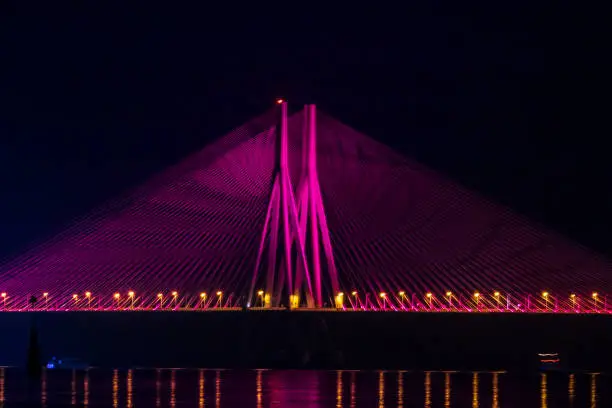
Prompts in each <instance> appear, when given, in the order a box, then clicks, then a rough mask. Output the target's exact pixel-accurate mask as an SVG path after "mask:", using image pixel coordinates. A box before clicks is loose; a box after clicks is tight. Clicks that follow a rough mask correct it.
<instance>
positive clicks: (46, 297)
mask: <svg viewBox="0 0 612 408" xmlns="http://www.w3.org/2000/svg"><path fill="white" fill-rule="evenodd" d="M43 298H45V308H46V307H47V306H48V303H49V293H47V292H45V293H43Z"/></svg>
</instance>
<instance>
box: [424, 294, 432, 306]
mask: <svg viewBox="0 0 612 408" xmlns="http://www.w3.org/2000/svg"><path fill="white" fill-rule="evenodd" d="M425 296H426V297H427V304H428V305H429V308H430V309H431V306H432V301H431V298H432V297H433V294H432V293H431V292H427V293H426V294H425Z"/></svg>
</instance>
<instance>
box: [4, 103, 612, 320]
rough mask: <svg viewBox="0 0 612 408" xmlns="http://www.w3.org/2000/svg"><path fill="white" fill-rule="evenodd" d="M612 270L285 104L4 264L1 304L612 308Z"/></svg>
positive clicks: (328, 120)
mask: <svg viewBox="0 0 612 408" xmlns="http://www.w3.org/2000/svg"><path fill="white" fill-rule="evenodd" d="M405 137H410V135H405ZM611 276H612V268H611V264H610V262H609V261H608V260H607V259H605V258H603V257H602V256H600V255H598V254H596V253H594V252H592V251H590V250H588V249H586V248H583V247H580V246H579V245H577V244H575V243H573V242H571V241H569V240H567V239H565V238H563V237H561V236H559V235H557V234H555V233H553V232H551V231H548V230H546V229H544V228H541V227H539V226H536V225H533V224H532V223H530V222H529V221H528V220H526V219H524V218H523V217H521V216H519V215H517V214H515V213H513V212H512V211H510V210H508V209H505V208H502V207H500V206H498V205H496V204H494V203H492V202H489V201H488V200H486V199H484V198H482V197H480V196H478V195H477V194H474V193H473V192H470V191H468V190H467V189H464V188H462V187H461V186H458V185H456V184H455V183H453V182H452V181H450V180H448V179H446V178H445V177H443V176H441V175H439V174H437V173H435V172H434V171H431V170H429V169H427V168H425V167H423V166H422V165H420V164H418V163H416V162H414V161H412V160H410V159H408V158H406V157H404V156H402V155H400V154H398V153H397V152H395V151H393V150H392V149H390V148H389V147H387V146H384V145H382V144H381V143H378V142H376V141H375V140H373V139H371V138H369V137H368V136H366V135H363V134H361V133H359V132H357V131H355V130H353V129H351V128H350V127H348V126H346V125H344V124H342V123H340V122H339V121H337V120H336V119H334V118H332V117H330V116H328V115H325V114H323V113H321V112H317V111H316V109H315V107H314V105H307V106H306V107H305V108H304V110H302V111H299V112H297V113H294V114H291V115H289V114H288V113H287V104H286V103H285V102H283V101H279V103H278V104H277V106H276V107H275V108H274V109H272V110H270V111H269V112H266V113H265V114H263V115H261V116H259V117H256V118H254V119H252V120H251V121H249V122H248V123H246V124H244V125H243V126H241V127H239V128H237V129H235V130H234V131H232V132H231V133H229V134H228V135H226V136H224V137H222V138H221V139H218V140H217V141H216V142H214V143H213V144H211V145H209V146H207V147H205V148H204V149H202V150H201V151H199V152H197V153H195V154H194V155H192V156H191V157H188V158H187V159H185V160H184V161H183V162H181V163H179V164H178V165H176V166H174V167H172V168H170V169H168V170H166V171H165V172H163V173H161V174H160V175H158V176H156V177H154V178H153V179H151V180H150V181H148V182H147V183H145V184H144V185H143V186H141V187H140V188H137V189H135V190H134V191H132V192H131V193H129V194H127V195H125V196H123V197H119V198H117V199H115V200H112V201H110V202H108V203H107V204H106V205H104V206H102V207H100V208H98V209H97V210H95V211H93V212H92V213H91V214H89V215H88V216H86V217H84V218H82V219H81V220H79V221H77V222H75V223H74V224H73V225H72V226H70V227H68V228H67V229H66V230H65V231H64V232H63V233H61V234H59V235H57V236H56V237H54V238H53V239H51V240H49V241H48V242H46V243H44V244H42V245H39V246H37V247H35V248H32V249H30V250H28V251H27V252H26V253H24V254H23V255H21V256H19V257H17V258H15V259H13V260H11V261H9V262H7V263H5V264H4V265H2V266H0V311H24V310H48V311H55V310H100V311H104V310H195V311H197V310H201V311H203V310H228V309H235V308H245V307H248V308H257V309H261V308H263V309H277V308H287V307H289V308H292V309H296V310H313V309H322V308H329V309H334V310H347V311H351V310H355V311H361V310H379V311H381V310H384V311H413V312H418V311H422V312H428V311H449V312H451V311H455V312H467V311H472V312H477V311H481V312H514V313H518V312H535V313H553V312H563V313H607V312H610V311H611V310H612V308H610V307H609V305H608V297H607V294H608V293H612V291H611V289H612V288H611V286H612V285H611V281H610V277H611Z"/></svg>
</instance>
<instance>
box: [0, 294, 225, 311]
mask: <svg viewBox="0 0 612 408" xmlns="http://www.w3.org/2000/svg"><path fill="white" fill-rule="evenodd" d="M216 294H217V304H221V301H222V299H223V292H222V291H217V293H216ZM170 295H171V298H170V302H171V303H170V304H171V305H172V304H174V306H175V307H176V306H178V304H179V294H178V292H177V291H173V292H171V294H170ZM42 297H43V299H44V302H45V306H48V305H49V292H44V293H43V294H42ZM0 298H1V299H2V303H3V306H4V308H6V305H7V299H9V296H8V294H7V293H6V292H2V293H0ZM84 298H85V299H86V301H87V306H88V307H89V308H91V304H92V300H93V299H94V298H93V296H92V293H91V292H89V291H87V292H85V293H84ZM127 298H128V299H129V301H130V306H131V307H132V308H134V305H135V302H136V299H137V296H136V293H135V292H134V291H133V290H130V291H129V292H127ZM166 298H167V296H165V295H164V294H163V293H158V294H157V299H158V301H159V306H160V308H163V307H164V301H165V299H166ZM199 298H200V305H203V304H204V303H205V302H206V300H207V299H208V295H207V293H206V292H201V293H200V296H199ZM33 299H35V298H33ZM113 299H114V300H115V302H116V303H117V306H118V307H120V306H121V302H122V300H123V299H124V298H123V297H122V296H121V293H119V292H117V293H115V294H113ZM81 300H82V298H81V297H80V296H79V294H78V293H74V294H73V295H72V301H73V303H74V304H78V303H79V302H80V301H81ZM31 303H35V300H34V302H32V301H31Z"/></svg>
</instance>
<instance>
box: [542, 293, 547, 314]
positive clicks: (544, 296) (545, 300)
mask: <svg viewBox="0 0 612 408" xmlns="http://www.w3.org/2000/svg"><path fill="white" fill-rule="evenodd" d="M542 297H543V298H544V305H545V307H546V310H548V292H542Z"/></svg>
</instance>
